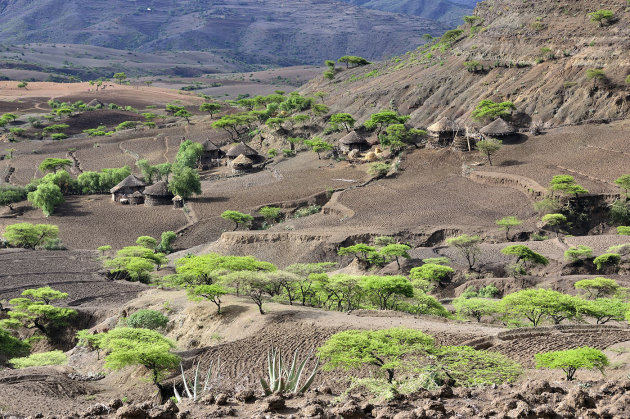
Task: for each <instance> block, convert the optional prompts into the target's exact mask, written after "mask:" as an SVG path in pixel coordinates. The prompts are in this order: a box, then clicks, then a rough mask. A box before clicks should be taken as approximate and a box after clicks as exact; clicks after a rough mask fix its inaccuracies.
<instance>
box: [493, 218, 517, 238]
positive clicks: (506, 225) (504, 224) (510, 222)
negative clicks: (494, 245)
mask: <svg viewBox="0 0 630 419" xmlns="http://www.w3.org/2000/svg"><path fill="white" fill-rule="evenodd" d="M495 224H496V225H498V226H499V227H501V228H503V229H504V230H505V239H506V240H510V229H511V228H512V227H518V226H520V225H521V224H523V222H522V221H521V220H519V219H518V218H516V217H515V216H513V215H509V216H507V217H503V218H501V219H500V220H497V221H495Z"/></svg>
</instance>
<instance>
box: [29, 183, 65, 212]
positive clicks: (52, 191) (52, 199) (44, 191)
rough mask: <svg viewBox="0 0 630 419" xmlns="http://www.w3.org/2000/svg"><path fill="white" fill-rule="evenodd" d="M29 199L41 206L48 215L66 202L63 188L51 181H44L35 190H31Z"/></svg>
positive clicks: (37, 206) (36, 205) (38, 206)
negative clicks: (62, 191)
mask: <svg viewBox="0 0 630 419" xmlns="http://www.w3.org/2000/svg"><path fill="white" fill-rule="evenodd" d="M27 197H28V200H29V202H30V203H31V204H33V206H34V207H36V208H40V209H41V210H42V212H43V213H44V215H45V216H46V217H48V216H50V214H52V213H53V211H54V210H55V207H56V206H57V205H59V204H62V203H64V202H65V200H64V199H63V195H62V193H61V189H60V188H59V186H57V185H53V184H51V183H42V184H41V185H39V186H38V187H37V189H36V190H34V191H33V192H29V193H28V195H27Z"/></svg>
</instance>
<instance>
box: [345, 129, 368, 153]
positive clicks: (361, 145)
mask: <svg viewBox="0 0 630 419" xmlns="http://www.w3.org/2000/svg"><path fill="white" fill-rule="evenodd" d="M339 148H341V151H343V152H346V153H347V152H349V151H351V150H359V151H363V150H367V149H369V148H370V145H369V144H368V142H367V141H365V139H364V138H363V137H361V136H360V135H359V134H357V132H356V131H352V132H350V133H348V134H346V135H345V136H343V137H341V139H340V140H339Z"/></svg>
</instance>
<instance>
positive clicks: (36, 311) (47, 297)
mask: <svg viewBox="0 0 630 419" xmlns="http://www.w3.org/2000/svg"><path fill="white" fill-rule="evenodd" d="M21 295H22V296H21V297H18V298H13V299H12V300H9V304H11V306H12V307H11V309H10V310H9V312H8V313H7V316H8V319H6V320H1V321H0V327H4V328H10V329H17V328H19V327H25V328H27V329H37V330H39V331H40V332H41V333H42V334H43V335H44V336H46V337H48V338H52V337H53V335H54V333H55V331H56V329H57V328H59V327H61V326H65V325H66V324H67V320H68V319H70V318H71V317H73V316H76V314H77V312H76V310H72V309H70V308H62V307H55V306H53V305H51V302H52V301H55V300H64V299H66V298H68V294H67V293H65V292H61V291H57V290H54V289H52V288H51V287H41V288H36V289H27V290H24V291H22V294H21Z"/></svg>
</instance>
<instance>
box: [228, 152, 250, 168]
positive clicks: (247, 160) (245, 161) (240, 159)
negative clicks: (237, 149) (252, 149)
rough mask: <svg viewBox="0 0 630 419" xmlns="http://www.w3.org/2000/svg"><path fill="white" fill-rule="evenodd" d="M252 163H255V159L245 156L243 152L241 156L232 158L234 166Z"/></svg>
mask: <svg viewBox="0 0 630 419" xmlns="http://www.w3.org/2000/svg"><path fill="white" fill-rule="evenodd" d="M252 164H254V162H253V160H252V159H250V158H249V157H247V156H245V155H244V154H241V155H240V156H238V157H237V158H235V159H234V160H232V165H233V166H251V165H252Z"/></svg>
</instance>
